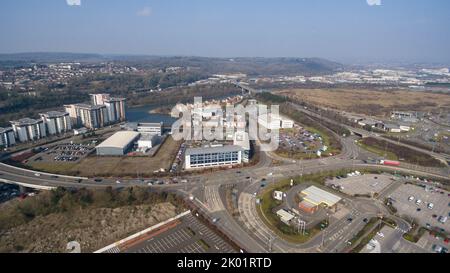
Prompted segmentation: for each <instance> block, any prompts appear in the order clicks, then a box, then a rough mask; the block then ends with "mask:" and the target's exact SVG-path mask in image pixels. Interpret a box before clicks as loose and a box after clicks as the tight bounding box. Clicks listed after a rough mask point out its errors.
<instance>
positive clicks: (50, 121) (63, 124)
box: [40, 111, 72, 135]
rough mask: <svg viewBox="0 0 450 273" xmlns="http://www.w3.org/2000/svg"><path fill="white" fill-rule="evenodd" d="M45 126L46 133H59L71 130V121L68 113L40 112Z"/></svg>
mask: <svg viewBox="0 0 450 273" xmlns="http://www.w3.org/2000/svg"><path fill="white" fill-rule="evenodd" d="M40 116H41V118H42V120H43V121H44V123H45V126H46V128H47V134H48V135H59V134H63V133H66V132H69V131H70V130H72V121H71V119H70V116H69V113H66V112H58V111H50V112H47V113H45V114H40Z"/></svg>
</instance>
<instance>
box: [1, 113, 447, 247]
mask: <svg viewBox="0 0 450 273" xmlns="http://www.w3.org/2000/svg"><path fill="white" fill-rule="evenodd" d="M300 109H301V108H300ZM337 137H338V139H339V140H340V141H341V143H342V147H343V148H342V153H341V154H339V155H336V156H332V157H327V158H321V159H312V160H299V161H295V160H290V159H283V158H280V157H278V156H276V155H274V154H271V153H266V152H261V153H260V160H259V162H258V163H257V164H256V165H254V166H250V167H246V168H242V169H239V171H238V170H236V169H230V170H224V171H217V172H213V173H207V174H202V175H199V174H195V175H190V176H184V178H186V179H187V180H188V182H187V183H182V184H170V185H159V186H152V187H154V188H156V189H158V190H164V191H173V192H177V193H179V194H181V195H183V196H184V197H191V198H192V199H193V202H194V204H195V205H196V206H197V207H198V208H200V209H201V210H202V211H203V212H205V214H206V215H207V216H208V217H210V219H213V218H217V219H219V221H218V222H217V225H218V226H219V227H220V228H221V229H222V231H223V232H224V233H226V234H227V235H229V236H230V237H231V238H233V239H234V240H235V241H236V242H238V243H239V244H240V245H241V246H242V247H243V248H245V250H246V251H248V252H258V253H261V252H269V251H273V252H340V251H343V250H344V249H345V248H346V246H347V244H346V242H347V241H348V240H350V239H351V237H352V236H353V235H354V234H355V233H357V232H358V231H359V230H360V229H361V228H362V227H363V226H364V222H363V219H364V218H371V217H375V216H377V215H379V214H383V215H388V212H387V210H386V208H385V207H384V206H383V204H382V203H381V201H380V200H382V199H381V198H380V199H379V200H367V199H350V198H347V197H344V200H345V204H344V205H343V208H342V210H341V211H340V212H339V214H336V215H332V216H331V217H330V225H329V227H328V228H326V230H325V232H323V233H320V234H319V235H317V236H315V237H313V238H312V239H311V240H310V241H308V242H307V243H305V244H295V243H290V242H287V241H285V240H283V239H281V238H279V237H278V236H277V235H276V234H275V233H274V232H273V231H272V230H271V229H270V228H268V227H267V226H266V225H265V224H264V222H263V221H262V220H261V219H260V218H259V215H258V213H257V207H256V202H255V198H254V196H253V194H254V193H255V192H258V191H259V190H261V187H260V181H261V179H263V178H265V179H267V182H268V184H270V183H275V182H276V181H278V180H280V179H284V178H291V177H295V176H299V175H306V174H312V173H316V172H320V171H325V170H340V169H352V168H364V167H371V168H377V169H380V170H389V171H404V172H407V173H411V174H414V175H420V176H429V177H434V178H440V179H446V180H448V178H449V177H448V170H446V169H445V170H441V169H439V170H435V169H418V168H415V169H414V168H413V167H412V166H408V165H406V166H405V167H403V166H400V167H388V166H380V165H369V164H364V163H363V159H367V158H368V157H370V156H373V155H371V154H370V153H369V152H366V151H362V150H361V149H360V148H359V146H357V145H356V144H355V140H356V139H355V137H353V136H351V137H346V138H344V137H341V136H337ZM274 160H275V161H277V162H279V164H278V165H276V166H273V165H272V162H273V161H274ZM36 173H38V174H36ZM248 177H249V178H250V179H247V178H248ZM0 182H6V183H16V184H19V185H23V186H26V187H33V186H35V187H37V188H39V187H40V188H41V189H50V188H54V187H70V188H83V187H86V188H104V187H113V188H119V187H130V186H142V185H143V184H142V182H140V181H137V180H123V179H121V180H120V183H117V180H116V179H112V178H103V179H102V181H101V182H96V181H95V180H93V179H92V178H84V177H69V176H62V175H53V174H46V173H39V172H35V171H30V170H25V169H20V168H16V167H13V166H9V165H6V164H1V163H0ZM144 185H145V186H146V184H144ZM225 185H236V186H237V188H238V189H239V195H238V210H239V212H240V216H239V219H236V218H234V217H233V216H232V215H231V214H230V212H229V211H228V210H227V209H226V205H225V202H224V196H223V194H221V188H222V187H223V186H225ZM383 196H384V195H383ZM348 218H352V219H353V220H352V221H351V222H349V221H348V220H347V219H348ZM395 220H396V222H397V225H398V226H399V229H398V230H400V231H401V232H397V233H398V234H397V233H396V234H397V235H396V236H399V240H400V238H401V235H402V234H403V232H404V231H405V230H408V229H409V224H407V223H406V222H405V221H403V220H402V219H397V218H396V219H395Z"/></svg>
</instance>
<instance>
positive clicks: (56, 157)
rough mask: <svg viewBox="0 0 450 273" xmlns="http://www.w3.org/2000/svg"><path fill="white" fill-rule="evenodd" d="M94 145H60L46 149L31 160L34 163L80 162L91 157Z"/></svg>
mask: <svg viewBox="0 0 450 273" xmlns="http://www.w3.org/2000/svg"><path fill="white" fill-rule="evenodd" d="M94 148H95V146H94V145H83V144H71V143H67V144H60V145H57V146H55V147H52V148H50V149H48V148H46V149H44V150H43V151H42V152H41V153H39V154H38V155H36V156H34V157H33V158H32V159H31V160H32V161H34V162H52V161H57V162H72V163H75V162H78V161H80V160H81V159H83V158H85V157H86V156H88V155H89V153H90V152H92V150H93V149H94Z"/></svg>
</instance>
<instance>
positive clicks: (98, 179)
mask: <svg viewBox="0 0 450 273" xmlns="http://www.w3.org/2000/svg"><path fill="white" fill-rule="evenodd" d="M94 181H95V182H97V183H99V182H102V181H103V179H101V178H95V179H94Z"/></svg>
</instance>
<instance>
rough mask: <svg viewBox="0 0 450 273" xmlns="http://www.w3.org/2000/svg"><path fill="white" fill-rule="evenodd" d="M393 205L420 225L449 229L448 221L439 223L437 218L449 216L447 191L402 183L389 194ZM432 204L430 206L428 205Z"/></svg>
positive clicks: (449, 199) (400, 212) (449, 200)
mask: <svg viewBox="0 0 450 273" xmlns="http://www.w3.org/2000/svg"><path fill="white" fill-rule="evenodd" d="M390 197H391V198H392V199H393V206H394V207H395V208H396V209H397V210H398V213H399V214H400V215H406V216H410V217H413V218H414V219H415V220H416V221H418V223H419V224H420V225H421V226H424V227H428V228H434V227H437V228H438V229H443V230H445V231H446V232H449V231H450V221H448V220H447V221H446V222H445V223H441V222H440V221H439V218H440V217H441V219H442V217H447V218H448V217H449V213H450V206H449V205H450V203H449V202H450V197H449V192H447V191H444V190H441V189H436V188H432V187H425V186H423V187H422V186H416V185H413V184H404V185H402V186H400V187H399V188H398V189H397V190H395V191H394V192H393V193H392V194H391V196H390ZM430 204H432V205H431V206H432V208H431V206H430Z"/></svg>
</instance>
